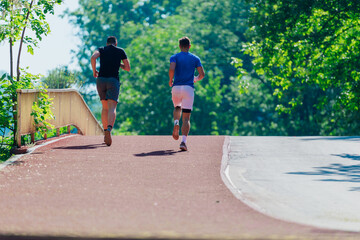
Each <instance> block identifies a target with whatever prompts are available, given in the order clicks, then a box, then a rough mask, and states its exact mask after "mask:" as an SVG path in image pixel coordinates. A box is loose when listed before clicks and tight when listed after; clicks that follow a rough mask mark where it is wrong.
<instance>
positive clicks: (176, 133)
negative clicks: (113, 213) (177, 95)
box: [172, 107, 181, 140]
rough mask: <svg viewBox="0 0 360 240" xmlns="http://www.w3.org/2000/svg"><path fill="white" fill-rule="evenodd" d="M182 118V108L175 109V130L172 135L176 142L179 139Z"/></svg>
mask: <svg viewBox="0 0 360 240" xmlns="http://www.w3.org/2000/svg"><path fill="white" fill-rule="evenodd" d="M180 117H181V107H175V108H174V129H173V134H172V136H173V138H174V139H175V140H178V139H179V129H180V126H179V121H180Z"/></svg>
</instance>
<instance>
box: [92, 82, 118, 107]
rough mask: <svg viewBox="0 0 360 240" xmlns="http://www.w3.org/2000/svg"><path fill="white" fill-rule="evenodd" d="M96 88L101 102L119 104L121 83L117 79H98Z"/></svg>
mask: <svg viewBox="0 0 360 240" xmlns="http://www.w3.org/2000/svg"><path fill="white" fill-rule="evenodd" d="M96 88H97V91H98V94H99V96H100V100H114V101H116V102H118V99H119V92H120V82H119V80H117V79H116V78H113V77H109V78H107V77H98V78H97V79H96Z"/></svg>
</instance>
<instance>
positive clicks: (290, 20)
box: [245, 0, 360, 135]
mask: <svg viewBox="0 0 360 240" xmlns="http://www.w3.org/2000/svg"><path fill="white" fill-rule="evenodd" d="M249 2H251V3H253V4H254V7H253V8H252V11H251V13H252V15H251V21H250V24H251V26H250V27H251V30H252V33H251V35H252V36H253V41H252V42H251V43H249V44H247V45H246V46H245V53H246V54H249V55H250V56H251V57H253V64H254V69H255V71H256V74H257V76H258V77H259V78H261V79H262V80H263V81H265V82H268V83H270V84H271V86H272V88H273V93H274V95H275V96H277V98H278V101H279V104H278V105H277V110H278V111H280V112H282V113H291V117H290V118H291V119H292V120H293V121H295V122H296V123H295V124H294V127H293V128H292V129H290V131H289V133H290V132H291V133H293V134H297V135H304V134H310V135H316V134H356V133H358V131H359V130H360V128H359V125H358V124H354V121H358V119H359V114H358V113H357V112H358V110H359V97H360V86H359V76H360V75H359V74H360V72H359V69H360V68H359V67H360V65H359V61H358V57H359V54H360V51H359V32H360V21H359V17H360V3H359V2H358V1H355V0H350V1H335V0H325V1H319V0H315V1H313V0H312V1H295V0H282V1H272V0H261V1H249Z"/></svg>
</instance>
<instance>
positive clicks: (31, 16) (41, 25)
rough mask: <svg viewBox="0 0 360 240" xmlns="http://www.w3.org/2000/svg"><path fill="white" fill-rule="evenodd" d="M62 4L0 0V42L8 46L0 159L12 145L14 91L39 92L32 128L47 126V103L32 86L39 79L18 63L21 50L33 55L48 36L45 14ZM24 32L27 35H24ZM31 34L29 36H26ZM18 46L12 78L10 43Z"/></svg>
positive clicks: (0, 101)
mask: <svg viewBox="0 0 360 240" xmlns="http://www.w3.org/2000/svg"><path fill="white" fill-rule="evenodd" d="M61 2H62V0H37V1H36V0H4V1H1V2H0V12H1V17H0V20H1V21H0V42H3V41H5V42H8V44H9V51H10V59H9V61H10V71H9V74H3V75H2V77H1V78H0V84H1V91H0V112H1V119H0V124H1V125H0V129H1V130H0V132H1V134H2V136H1V137H0V140H1V143H0V148H1V154H0V155H1V156H0V157H1V158H2V157H3V156H7V154H8V152H9V151H8V150H9V149H8V147H4V146H8V145H9V143H10V145H13V144H15V141H14V139H15V133H16V131H17V92H16V90H17V89H24V88H27V89H29V88H32V89H34V88H37V89H40V91H41V93H40V98H39V103H38V104H35V105H34V107H33V111H32V114H33V116H34V118H35V120H36V121H37V124H36V127H41V126H50V125H49V124H48V123H47V122H46V120H47V119H49V118H51V115H52V114H51V110H50V102H49V99H48V97H47V95H45V94H44V92H45V90H44V89H43V88H42V87H41V85H37V86H35V84H34V83H35V80H37V79H39V78H40V76H39V75H32V74H30V73H28V72H26V71H25V68H21V64H20V59H21V53H22V47H23V46H26V47H27V51H28V52H29V53H31V54H33V51H34V47H36V46H37V44H38V41H41V39H42V37H43V36H46V35H47V34H48V33H49V32H50V28H49V25H48V23H47V22H46V14H54V6H55V4H61ZM26 30H27V31H26ZM29 31H31V32H32V33H33V35H31V34H28V32H29ZM16 42H18V43H19V44H18V46H19V49H18V54H17V61H16V74H14V72H13V68H14V51H13V48H14V43H16ZM7 131H11V132H12V133H13V137H11V136H7V135H6V133H7Z"/></svg>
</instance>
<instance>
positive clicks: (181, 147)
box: [180, 142, 187, 151]
mask: <svg viewBox="0 0 360 240" xmlns="http://www.w3.org/2000/svg"><path fill="white" fill-rule="evenodd" d="M180 149H181V150H183V151H187V146H186V144H185V143H184V142H181V143H180Z"/></svg>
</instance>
